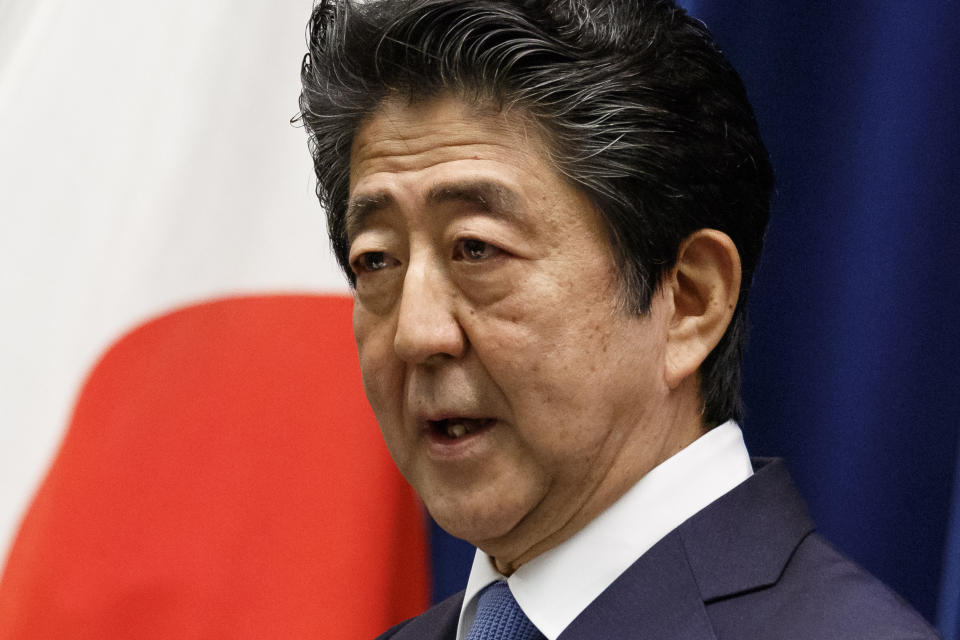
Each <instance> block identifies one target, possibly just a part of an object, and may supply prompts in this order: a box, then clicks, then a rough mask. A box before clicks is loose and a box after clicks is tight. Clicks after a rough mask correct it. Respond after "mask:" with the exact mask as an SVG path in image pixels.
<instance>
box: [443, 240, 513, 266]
mask: <svg viewBox="0 0 960 640" xmlns="http://www.w3.org/2000/svg"><path fill="white" fill-rule="evenodd" d="M500 253H501V250H500V249H499V248H497V247H495V246H493V245H492V244H489V243H487V242H484V241H483V240H477V239H476V238H466V239H464V240H460V241H459V242H457V246H456V248H455V249H454V255H453V258H454V260H466V261H468V262H482V261H484V260H489V259H490V258H493V257H496V256H497V255H499V254H500Z"/></svg>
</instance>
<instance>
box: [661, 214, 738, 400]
mask: <svg viewBox="0 0 960 640" xmlns="http://www.w3.org/2000/svg"><path fill="white" fill-rule="evenodd" d="M740 278H741V272H740V254H739V253H738V252H737V247H736V245H735V244H733V240H731V239H730V236H728V235H727V234H725V233H723V232H722V231H717V230H716V229H700V230H699V231H695V232H694V233H692V234H690V235H689V236H687V238H686V239H684V241H683V242H682V243H681V244H680V249H679V251H678V252H677V262H676V264H675V265H674V267H673V269H672V270H671V271H670V274H669V277H668V278H666V279H665V280H664V284H663V293H664V294H665V295H666V296H668V297H669V298H671V299H672V302H673V304H672V317H670V318H669V319H668V320H669V325H668V329H667V351H666V370H665V372H664V373H665V376H666V381H667V384H668V385H669V386H670V388H671V389H675V388H676V387H677V386H679V385H680V383H681V382H683V380H685V379H686V378H688V377H690V376H691V375H693V374H695V373H696V371H697V370H698V369H699V368H700V365H701V364H702V363H703V361H704V360H705V359H706V357H707V356H708V355H709V354H710V352H711V351H713V348H714V347H716V346H717V343H718V342H720V338H722V337H723V333H724V331H726V329H727V325H729V324H730V319H731V318H732V317H733V310H734V308H735V307H736V306H737V299H738V298H739V297H740ZM668 308H669V307H668Z"/></svg>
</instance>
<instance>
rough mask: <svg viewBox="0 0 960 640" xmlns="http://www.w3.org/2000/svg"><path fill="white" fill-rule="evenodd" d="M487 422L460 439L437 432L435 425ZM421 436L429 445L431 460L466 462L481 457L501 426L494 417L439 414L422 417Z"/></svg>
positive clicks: (468, 414)
mask: <svg viewBox="0 0 960 640" xmlns="http://www.w3.org/2000/svg"><path fill="white" fill-rule="evenodd" d="M456 419H461V420H485V421H486V422H487V423H486V424H484V425H483V426H482V427H481V428H479V429H477V430H476V431H471V432H469V433H466V434H464V435H462V436H460V437H459V438H456V439H453V438H448V437H446V436H444V435H442V434H440V433H438V432H437V429H436V427H435V423H437V422H440V421H442V420H456ZM418 423H419V429H420V435H421V437H422V438H423V440H424V441H425V442H426V445H427V452H428V455H429V456H430V457H431V458H435V459H437V460H443V461H454V460H464V459H467V458H471V457H475V456H479V455H481V454H482V453H483V451H484V450H485V449H486V446H485V443H486V442H487V441H488V440H489V436H490V434H491V432H492V431H493V430H494V429H496V428H497V426H498V425H499V424H500V420H499V419H497V418H495V417H493V416H484V415H479V414H472V413H459V412H437V413H431V414H428V415H424V416H422V417H421V418H420V419H419V420H418Z"/></svg>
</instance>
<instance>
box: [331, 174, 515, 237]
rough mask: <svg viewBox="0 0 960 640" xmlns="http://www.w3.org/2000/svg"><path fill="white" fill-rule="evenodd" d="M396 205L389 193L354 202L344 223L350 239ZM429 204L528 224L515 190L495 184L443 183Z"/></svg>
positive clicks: (428, 197) (429, 193) (429, 196)
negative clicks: (466, 207)
mask: <svg viewBox="0 0 960 640" xmlns="http://www.w3.org/2000/svg"><path fill="white" fill-rule="evenodd" d="M393 202H394V199H393V196H391V195H390V194H389V193H388V192H386V191H383V192H378V193H372V194H363V195H359V196H356V197H354V198H351V199H350V202H349V204H348V205H347V212H346V220H345V225H346V231H347V238H348V239H351V238H353V237H354V236H356V234H357V233H359V232H360V231H361V230H362V229H363V227H364V225H365V224H366V222H367V220H368V219H369V218H370V216H372V215H373V214H375V213H377V212H379V211H382V210H384V209H386V208H388V207H389V206H390V205H391V204H393ZM426 202H427V204H428V205H434V206H436V205H443V204H447V203H451V202H462V203H465V204H469V205H471V206H473V207H475V208H477V209H479V210H480V211H483V212H484V213H489V214H491V215H493V216H495V217H498V218H510V219H511V220H515V221H518V222H521V223H525V222H526V216H525V209H524V206H523V200H522V198H520V196H519V195H517V193H516V192H515V191H513V189H510V188H509V187H507V186H506V185H504V184H502V183H500V182H497V181H495V180H482V179H481V180H457V181H452V182H444V183H442V184H439V185H436V186H434V187H432V188H431V189H430V190H429V191H427V194H426Z"/></svg>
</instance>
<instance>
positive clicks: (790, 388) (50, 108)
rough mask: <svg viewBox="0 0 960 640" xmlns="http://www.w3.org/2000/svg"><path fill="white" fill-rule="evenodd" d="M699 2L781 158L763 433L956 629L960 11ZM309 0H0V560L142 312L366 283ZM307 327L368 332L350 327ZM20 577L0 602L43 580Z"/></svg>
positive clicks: (854, 541) (341, 335)
mask: <svg viewBox="0 0 960 640" xmlns="http://www.w3.org/2000/svg"><path fill="white" fill-rule="evenodd" d="M682 4H684V6H686V7H687V8H688V10H689V11H690V12H691V13H692V14H693V15H695V16H697V17H699V18H700V19H702V20H704V21H705V22H706V23H707V25H708V26H709V27H710V28H711V30H712V31H713V33H714V35H715V37H716V39H717V41H718V42H719V44H720V46H721V47H722V48H723V49H724V50H725V52H726V53H727V55H728V57H729V58H730V59H731V61H732V62H733V64H734V66H736V68H737V69H738V70H739V71H740V73H741V75H742V77H743V79H744V82H745V84H746V86H747V90H748V93H749V95H750V97H751V101H752V102H753V104H754V107H755V109H756V112H757V118H758V120H759V122H760V127H761V131H762V133H763V135H764V139H765V141H766V143H767V147H768V149H769V151H770V155H771V158H772V161H773V165H774V168H775V171H776V174H777V192H776V195H775V198H774V202H773V214H772V219H771V223H770V227H769V231H768V234H767V241H766V248H765V255H764V258H763V260H762V262H761V266H760V269H759V271H758V274H757V278H756V281H755V284H754V287H753V293H752V298H751V310H750V313H751V340H750V346H749V351H748V354H747V359H746V372H745V385H746V387H745V403H746V406H747V417H746V420H745V423H744V425H743V426H744V431H745V434H746V437H747V442H748V446H749V448H750V450H751V452H752V453H753V454H754V455H777V456H784V457H785V458H786V459H787V461H788V464H789V467H790V468H791V470H792V472H793V474H794V476H795V479H796V480H797V482H798V484H799V485H800V488H801V490H802V492H803V493H804V495H805V497H806V498H807V500H808V502H809V504H810V508H811V511H812V513H813V516H814V519H815V520H816V521H817V523H818V525H819V528H820V530H821V532H822V533H823V534H824V535H825V536H826V537H827V538H828V539H830V540H831V541H832V542H833V543H834V544H835V545H836V546H837V547H838V548H839V549H841V550H842V551H843V552H844V553H846V554H847V555H849V556H851V557H852V558H853V559H854V560H856V561H857V562H859V563H860V564H862V565H863V566H865V567H867V568H868V569H869V570H870V571H872V572H873V573H875V574H876V575H878V576H879V577H880V578H881V579H883V580H884V581H886V582H887V583H888V584H890V585H891V586H892V587H893V588H894V589H895V590H897V592H898V593H900V594H901V595H902V596H903V597H904V598H905V599H906V600H908V601H909V602H910V603H911V604H913V605H914V606H915V607H916V608H917V609H918V610H919V611H920V612H921V613H922V614H923V615H924V616H925V617H927V618H928V619H929V620H931V621H932V622H934V623H935V624H937V625H938V627H939V628H940V630H941V632H942V633H943V635H944V637H945V638H948V639H953V640H955V639H958V638H960V619H958V611H960V505H958V502H960V490H958V487H960V466H958V457H960V449H958V447H960V442H958V440H960V437H958V434H960V429H958V422H960V368H958V366H957V363H958V362H960V337H958V335H957V333H958V332H957V329H956V327H955V324H954V323H955V322H956V321H957V318H958V317H960V284H958V276H957V274H958V273H960V220H958V216H957V215H956V213H955V209H956V203H957V202H960V154H958V152H957V149H958V147H960V112H958V107H957V104H958V98H960V79H958V78H960V74H957V73H956V70H955V66H956V64H957V61H958V60H960V41H958V39H957V38H956V37H955V34H954V33H953V31H954V30H955V28H956V25H958V24H960V3H958V2H956V1H953V0H928V1H926V2H916V3H901V2H894V1H893V0H889V1H886V2H869V3H868V2H847V3H834V2H826V1H823V2H821V1H819V0H814V1H804V2H799V1H789V2H778V3H769V2H761V1H759V0H756V1H754V0H699V1H693V0H687V1H686V2H684V3H682ZM309 12H310V2H309V1H308V0H303V1H300V0H298V1H286V2H274V3H265V2H263V3H253V2H246V3H236V2H226V1H225V0H211V1H209V2H204V3H190V2H187V1H186V0H171V1H170V2H166V3H162V4H152V5H145V4H141V3H125V2H121V1H120V0H98V1H96V2H93V1H88V0H74V1H73V2H66V1H65V0H31V1H30V2H28V1H27V0H0V220H2V222H3V225H2V232H0V300H2V312H0V323H2V324H0V328H2V331H0V549H2V550H3V552H4V553H8V552H9V550H10V549H11V548H12V547H11V545H13V542H14V540H15V538H16V536H17V531H18V528H19V527H20V523H21V520H22V518H23V517H24V514H25V513H26V512H27V509H28V507H29V506H30V504H31V501H32V500H33V497H34V495H35V492H36V490H37V488H38V487H39V486H40V485H41V482H42V481H43V480H44V478H45V477H47V472H48V469H50V466H51V464H52V462H53V461H54V460H55V459H56V456H57V453H58V451H60V452H61V454H62V455H63V454H68V453H70V452H71V451H75V450H74V449H71V448H70V447H67V446H64V447H63V448H62V449H61V446H62V444H63V443H64V442H65V440H64V438H65V434H66V433H67V430H68V427H69V426H70V425H71V424H72V423H73V424H74V425H75V426H77V425H78V423H77V413H76V412H75V407H76V405H77V402H78V398H79V397H80V394H81V389H83V388H84V384H85V381H87V380H89V379H90V376H91V372H92V371H94V368H95V365H97V363H98V362H102V360H101V359H102V358H103V357H104V354H106V353H108V352H109V351H110V350H111V347H115V346H116V345H117V343H118V341H121V342H122V340H121V338H122V337H123V336H125V335H127V334H128V333H129V332H130V331H131V330H134V329H135V328H136V327H142V326H143V325H144V324H147V325H150V323H152V322H155V321H156V320H157V319H162V318H164V317H165V316H166V315H167V314H169V313H170V312H172V311H174V310H183V309H191V308H194V307H197V306H199V307H203V305H205V304H208V303H211V302H212V301H218V300H224V299H227V300H238V299H239V300H243V299H249V298H255V297H262V296H275V297H280V298H284V297H290V296H306V297H316V296H320V295H326V296H333V298H332V299H335V300H336V299H339V300H341V301H342V300H343V299H344V298H345V297H348V296H349V292H348V291H347V288H346V286H345V282H344V280H343V278H342V277H341V276H340V274H339V273H338V271H337V269H336V267H335V265H334V262H333V260H332V258H331V257H330V256H329V251H328V248H327V239H326V235H325V229H324V221H323V215H322V211H321V210H320V209H319V206H318V205H317V203H316V200H315V198H314V196H313V176H312V170H311V166H310V160H309V157H308V154H307V151H306V145H305V136H304V133H303V131H302V130H300V129H297V128H295V127H293V126H291V125H290V123H289V121H290V118H291V117H292V116H294V115H295V113H296V111H297V96H298V93H299V79H298V71H299V62H300V58H301V56H302V54H303V52H304V51H305V43H304V26H305V23H306V20H307V17H308V15H309ZM334 304H338V303H334ZM337 308H338V309H340V307H337ZM324 313H325V312H324ZM337 313H340V314H341V315H340V316H337V317H338V318H341V319H342V317H345V316H343V313H346V314H347V315H348V314H349V311H348V309H347V310H346V311H342V310H341V311H337ZM297 317H298V318H299V320H298V322H307V323H309V322H310V320H309V318H310V317H313V316H309V315H298V316H297ZM323 317H326V316H323ZM324 322H326V321H324ZM316 326H317V327H318V329H317V331H319V332H324V333H325V334H328V335H327V336H326V337H327V339H328V340H329V341H332V342H335V343H337V344H338V345H341V346H343V345H346V347H348V348H349V346H350V345H351V344H352V342H351V341H352V338H351V336H350V335H349V330H348V329H347V328H346V327H347V326H348V323H347V324H343V323H342V322H339V323H337V322H334V323H329V326H328V324H322V323H321V324H317V325H316ZM298 335H299V334H298ZM236 348H238V349H243V348H244V347H243V346H237V347H236ZM353 375H354V373H353V372H352V371H350V372H344V373H343V376H344V377H346V378H347V379H348V380H350V379H354V378H351V377H350V376H353ZM121 386H122V385H121ZM84 424H86V423H84ZM364 424H366V423H364ZM86 428H88V429H89V428H91V427H89V426H88V427H86ZM364 428H365V429H369V430H371V431H372V432H374V433H375V427H373V426H371V425H367V426H365V427H364ZM325 442H326V441H325ZM329 446H331V447H336V446H337V437H336V436H333V437H331V438H330V439H329ZM372 446H376V445H372ZM149 450H154V449H149ZM155 450H156V451H157V452H161V451H163V449H155ZM84 451H86V450H84ZM270 451H271V450H269V449H268V453H269V452H270ZM285 451H286V450H285ZM109 453H111V454H114V455H122V453H123V450H122V449H112V450H110V451H109ZM158 454H159V453H158ZM71 455H74V456H76V455H77V454H75V453H74V454H71ZM104 455H106V453H105V454H104ZM144 455H146V454H144ZM290 455H293V454H290ZM378 455H379V454H378ZM64 457H69V456H64ZM84 459H87V458H84ZM379 459H380V458H378V460H379ZM71 460H73V459H71ZM87 460H88V459H87ZM88 462H89V464H91V465H98V466H99V465H105V466H106V467H108V468H109V466H110V464H111V463H110V459H109V457H107V458H106V459H105V460H102V461H98V462H92V461H89V460H88ZM58 464H61V463H59V462H58ZM62 464H63V465H68V466H69V468H70V469H71V470H72V471H71V473H73V472H74V471H75V470H76V469H77V462H76V461H72V462H71V461H69V460H68V461H65V462H63V463H62ZM378 464H379V463H378ZM57 469H58V467H57V466H54V472H57ZM52 475H53V474H51V476H52ZM71 477H73V476H71ZM247 480H249V479H247ZM245 481H246V480H245ZM251 481H252V480H251ZM47 482H48V486H49V483H50V482H51V481H50V479H49V478H48V480H47ZM124 482H127V483H129V482H130V481H129V480H124ZM331 482H332V484H331V485H329V486H327V487H320V486H318V488H317V490H318V491H338V490H340V487H342V486H343V485H342V484H337V482H335V481H331ZM117 483H119V480H116V482H114V484H117ZM318 484H319V483H318ZM258 495H259V494H258ZM404 499H406V498H404ZM51 500H52V498H51ZM38 504H40V503H39V502H38ZM73 508H74V512H71V513H72V521H73V522H80V523H81V524H82V523H83V522H85V521H87V520H89V519H94V518H96V517H97V516H96V514H95V513H94V512H93V511H92V510H84V509H82V508H77V506H76V505H73ZM166 508H167V509H174V508H175V505H173V506H167V507H166ZM363 533H364V532H345V536H346V537H347V538H348V539H350V538H351V537H356V536H359V535H361V534H363ZM384 535H388V534H386V533H385V534H384ZM423 536H424V537H425V540H426V541H427V542H429V549H430V554H429V555H430V556H431V558H432V561H431V563H430V565H431V566H430V568H429V574H425V575H429V576H430V583H429V594H425V595H424V596H423V597H424V598H427V597H432V598H435V599H439V598H441V597H443V596H445V595H447V594H449V593H451V592H453V591H456V590H459V589H460V588H462V587H463V585H464V583H465V579H466V573H467V571H468V570H469V563H470V560H471V558H472V549H471V548H470V547H469V546H468V545H466V544H465V543H462V542H459V541H456V540H453V539H451V538H449V537H448V536H446V535H445V534H443V533H442V532H440V531H439V530H437V529H436V527H433V526H430V525H428V524H425V525H424V529H423ZM24 540H26V542H24V543H23V544H21V546H20V547H18V548H17V553H24V554H27V555H25V556H24V557H27V558H33V560H32V562H31V564H35V563H36V558H42V557H44V556H43V554H42V550H41V549H40V548H39V547H38V546H37V545H38V543H37V542H36V540H34V539H33V538H29V539H27V538H24ZM51 540H53V541H54V542H57V543H58V544H60V545H61V546H63V545H65V544H68V542H69V541H66V540H63V539H59V538H57V537H56V536H53V537H52V538H51ZM47 542H50V540H47ZM27 543H29V544H27ZM170 544H173V545H175V544H176V543H175V541H170ZM30 554H34V555H32V556H31V555H30ZM38 554H39V555H38ZM411 555H413V556H416V554H411ZM10 557H11V560H10V561H9V562H10V563H12V562H13V560H12V559H13V558H14V555H11V556H10ZM10 566H11V567H12V566H13V565H12V564H10ZM424 571H427V569H424ZM131 572H132V573H133V574H135V573H136V571H135V568H134V569H131ZM81 573H82V572H81ZM18 575H19V574H18ZM18 579H20V578H18ZM128 579H131V580H134V581H136V580H137V576H136V575H133V576H132V577H130V576H128ZM11 584H13V583H12V582H11V578H10V573H9V572H8V574H6V575H5V577H4V579H3V582H0V620H2V619H5V618H3V617H2V616H4V615H7V616H14V615H15V614H14V613H10V612H11V611H15V610H16V608H17V606H18V599H19V600H20V601H21V602H22V601H23V598H24V597H25V596H24V595H23V594H22V593H14V592H13V590H12V588H11ZM17 584H20V583H17ZM23 584H26V583H23ZM418 584H419V583H418ZM74 587H75V588H79V587H77V585H74ZM414 600H416V599H414ZM68 608H69V607H68ZM73 615H79V614H77V612H73ZM395 615H398V614H396V612H395ZM9 619H12V618H9ZM0 629H2V625H0ZM3 634H4V631H3V630H0V638H4V637H6V636H4V635H3ZM10 637H14V636H10ZM15 637H30V636H27V635H23V636H15ZM141 637H143V636H141ZM288 637H298V636H296V635H289V636H288Z"/></svg>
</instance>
